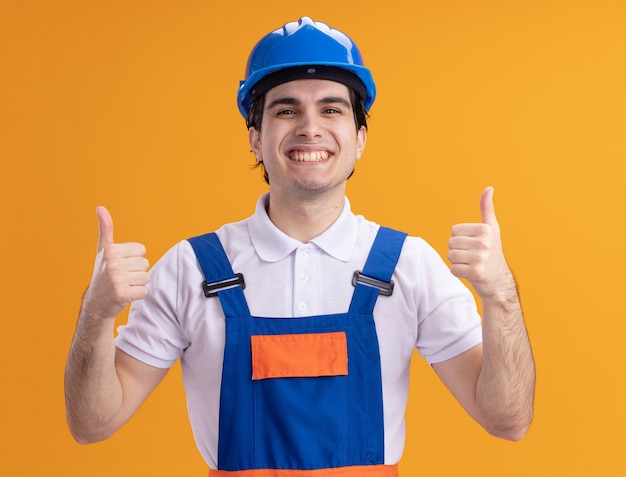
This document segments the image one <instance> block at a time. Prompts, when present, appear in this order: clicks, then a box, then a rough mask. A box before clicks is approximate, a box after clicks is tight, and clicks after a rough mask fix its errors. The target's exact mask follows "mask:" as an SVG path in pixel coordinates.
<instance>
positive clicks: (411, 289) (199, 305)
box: [116, 194, 482, 468]
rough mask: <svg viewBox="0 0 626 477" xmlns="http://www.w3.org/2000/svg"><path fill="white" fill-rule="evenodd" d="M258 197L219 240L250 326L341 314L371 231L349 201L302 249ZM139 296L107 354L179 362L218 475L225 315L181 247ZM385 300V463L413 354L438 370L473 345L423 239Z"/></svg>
mask: <svg viewBox="0 0 626 477" xmlns="http://www.w3.org/2000/svg"><path fill="white" fill-rule="evenodd" d="M267 198H268V195H267V194H265V195H263V196H261V197H260V198H259V200H258V202H257V207H256V212H255V214H254V215H252V216H251V217H249V218H248V219H246V220H243V221H241V222H237V223H232V224H227V225H224V226H223V227H222V228H220V229H219V230H218V231H217V235H218V237H219V238H220V241H221V242H222V245H223V247H224V250H225V251H226V254H227V255H228V257H229V260H230V262H231V264H232V267H233V270H234V272H235V273H243V275H244V279H245V282H246V288H245V290H244V295H245V297H246V300H247V302H248V306H249V308H250V312H251V314H252V316H262V317H293V318H294V319H295V318H300V317H305V316H312V315H326V314H335V313H345V312H347V311H348V308H349V304H350V300H351V298H352V293H353V291H354V287H353V286H352V275H353V273H354V271H355V270H362V269H363V265H364V263H365V260H366V258H367V255H368V253H369V250H370V248H371V246H372V244H373V242H374V238H375V236H376V233H377V231H378V228H379V226H378V225H377V224H375V223H373V222H370V221H368V220H366V219H365V218H363V217H362V216H356V215H354V214H353V213H352V212H351V210H350V203H349V201H348V199H347V198H346V200H345V206H344V209H343V211H342V213H341V215H340V216H339V218H338V219H337V220H336V221H335V223H334V224H333V225H332V226H331V227H330V228H329V229H328V230H326V231H325V232H324V233H323V234H322V235H320V236H319V237H316V238H315V239H313V240H311V241H310V242H309V243H301V242H299V241H297V240H295V239H293V238H291V237H289V236H287V235H285V234H284V233H283V232H281V231H280V230H279V229H278V228H276V227H275V226H274V225H273V224H272V222H271V221H270V219H269V217H268V215H267V213H266V209H265V204H266V201H267ZM150 274H151V279H150V283H149V284H148V288H149V292H148V296H147V297H146V298H145V299H143V300H141V301H137V302H135V303H133V306H132V307H131V310H130V314H129V319H128V324H127V325H125V326H121V327H120V328H119V335H118V337H117V340H116V344H117V346H118V347H119V348H120V349H121V350H123V351H124V352H126V353H128V354H130V355H131V356H133V357H135V358H136V359H138V360H140V361H142V362H144V363H147V364H149V365H151V366H155V367H159V368H169V367H170V366H172V365H173V364H174V363H175V362H176V360H177V359H180V360H181V366H182V372H183V381H184V385H185V390H186V393H187V407H188V412H189V418H190V421H191V425H192V428H193V432H194V436H195V439H196V443H197V445H198V449H199V451H200V453H201V454H202V456H203V457H204V459H205V461H206V463H207V464H208V465H209V467H211V468H216V467H217V442H218V424H219V423H218V421H219V396H220V383H221V375H222V362H223V353H224V330H225V324H224V314H223V312H222V309H221V305H220V302H219V299H217V298H206V297H205V296H204V293H203V290H202V286H201V284H202V281H203V280H204V277H203V275H202V271H201V270H200V266H199V264H198V262H197V260H196V257H195V254H194V252H193V250H192V248H191V245H189V243H188V242H187V241H182V242H180V243H179V244H177V245H175V246H174V247H173V248H172V249H170V250H169V251H168V252H167V253H166V254H165V255H164V256H163V257H162V258H161V259H160V260H159V261H158V262H157V263H156V264H155V265H154V267H153V268H152V270H151V271H150ZM393 280H394V282H395V288H394V291H393V295H392V296H390V297H385V296H380V297H379V298H378V301H377V303H376V307H375V309H374V319H375V323H376V331H377V334H378V340H379V345H380V354H381V367H382V383H383V402H384V408H385V409H384V420H385V430H384V432H385V464H395V463H397V462H398V461H399V460H400V457H401V455H402V451H403V448H404V440H405V422H404V412H405V407H406V402H407V396H408V390H409V364H410V359H411V356H412V354H413V351H414V349H415V348H416V347H417V349H418V351H419V353H420V354H421V356H423V357H424V358H425V359H426V360H427V361H428V362H429V363H436V362H440V361H445V360H447V359H450V358H452V357H454V356H457V355H459V354H461V353H463V352H464V351H467V350H468V349H470V348H472V347H474V346H476V345H477V344H479V343H480V342H481V340H482V330H481V324H480V317H479V315H478V313H477V310H476V304H475V302H474V298H473V296H472V294H471V292H470V291H469V290H468V289H467V288H466V287H465V286H464V285H463V284H462V283H461V282H460V280H458V279H457V278H455V277H454V276H453V275H452V274H451V273H450V271H449V269H448V267H447V266H446V265H445V263H444V262H443V260H441V258H440V257H439V255H438V254H437V252H436V251H435V250H434V249H433V248H432V247H430V246H429V245H428V244H427V243H426V242H425V241H424V240H422V239H420V238H416V237H407V239H406V241H405V243H404V247H403V249H402V253H401V255H400V260H399V262H398V265H397V267H396V270H395V272H394V274H393Z"/></svg>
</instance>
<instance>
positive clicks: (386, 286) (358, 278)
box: [352, 270, 394, 296]
mask: <svg viewBox="0 0 626 477" xmlns="http://www.w3.org/2000/svg"><path fill="white" fill-rule="evenodd" d="M357 283H362V284H363V285H367V286H369V287H374V288H378V292H379V293H380V294H381V295H383V296H391V295H392V294H393V286H394V283H393V280H391V281H389V282H383V281H382V280H377V279H376V278H372V277H368V276H366V275H363V272H361V270H357V271H356V272H354V275H352V286H355V287H356V285H357Z"/></svg>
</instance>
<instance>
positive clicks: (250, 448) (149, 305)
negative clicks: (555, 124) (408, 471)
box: [66, 17, 534, 477]
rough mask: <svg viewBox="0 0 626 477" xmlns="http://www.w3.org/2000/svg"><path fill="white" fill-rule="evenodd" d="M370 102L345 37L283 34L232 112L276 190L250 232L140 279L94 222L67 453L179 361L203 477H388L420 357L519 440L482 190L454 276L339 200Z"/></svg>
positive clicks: (498, 275)
mask: <svg viewBox="0 0 626 477" xmlns="http://www.w3.org/2000/svg"><path fill="white" fill-rule="evenodd" d="M375 94H376V90H375V86H374V82H373V80H372V77H371V74H370V72H369V70H367V69H366V68H365V67H364V66H363V63H362V59H361V55H360V54H359V52H358V50H357V48H356V46H355V45H354V44H353V43H352V42H351V41H350V40H349V38H348V37H346V36H345V35H344V34H343V33H341V32H339V31H337V30H334V29H331V28H329V27H328V26H327V25H325V24H323V23H316V22H313V21H312V20H311V19H309V18H306V17H305V18H301V19H300V20H299V21H298V22H293V23H288V24H286V25H285V26H284V27H283V28H281V29H279V30H276V31H274V32H272V33H270V34H269V35H267V36H266V37H264V38H263V39H262V40H261V41H260V42H259V43H258V44H257V46H256V47H255V49H254V50H253V51H252V53H251V55H250V59H249V62H248V71H247V74H246V80H244V81H242V84H241V87H240V91H239V96H238V101H239V108H240V111H241V112H242V114H243V115H244V117H246V119H247V121H248V126H249V140H250V145H251V148H252V150H253V152H254V154H255V155H256V158H257V161H258V162H259V164H261V165H262V167H263V168H264V170H265V175H266V180H267V181H268V183H269V184H270V192H269V193H268V194H265V195H264V196H262V197H261V198H260V199H259V201H258V203H257V208H256V212H255V214H254V215H253V216H252V217H250V218H248V219H246V220H244V221H242V222H239V223H233V224H228V225H225V226H223V227H222V228H220V229H219V230H218V231H217V232H216V233H215V234H208V235H205V236H201V237H195V238H193V239H190V240H188V241H183V242H181V243H179V244H178V245H176V246H175V247H174V248H172V249H171V250H170V251H169V252H167V253H166V254H165V256H164V257H163V258H162V259H161V260H160V261H159V262H158V263H157V264H156V265H155V266H154V268H153V269H152V270H151V272H150V276H149V275H148V272H147V269H148V263H147V261H146V260H145V258H144V257H143V256H144V253H145V248H144V247H143V246H142V245H141V244H136V243H125V244H117V243H115V242H114V240H113V222H112V219H111V217H110V215H109V214H108V212H107V211H106V209H104V208H102V207H99V208H98V209H97V214H98V221H99V230H100V231H99V241H98V254H97V257H96V262H95V266H94V272H93V276H92V280H91V283H90V285H89V288H88V289H87V292H86V293H85V296H84V298H83V304H82V308H81V312H80V318H79V321H78V325H77V329H76V334H75V338H74V342H73V344H72V348H71V350H70V355H69V358H68V364H67V373H66V397H67V414H68V421H69V424H70V428H71V430H72V433H73V435H74V437H75V438H76V439H77V440H78V441H79V442H85V443H86V442H94V441H98V440H102V439H105V438H107V437H108V436H110V435H111V434H113V433H114V432H115V431H116V430H117V429H118V428H119V427H121V426H122V425H123V424H124V423H125V422H126V420H127V419H129V418H130V417H131V416H132V414H133V413H134V412H135V411H136V410H137V408H138V407H139V406H140V405H141V403H142V402H143V401H144V399H145V398H146V397H147V396H148V395H149V394H150V392H151V391H152V390H153V389H154V388H155V387H156V386H157V385H158V383H159V382H160V381H161V379H162V378H163V377H164V376H165V374H166V372H167V369H168V368H169V367H170V366H171V365H172V364H174V363H175V361H176V360H177V359H180V360H181V364H182V369H183V379H184V383H185V388H186V391H187V395H188V406H189V411H190V419H191V423H192V427H193V430H194V435H195V438H196V442H197V445H198V447H199V450H200V452H201V454H202V455H203V457H204V458H205V460H206V462H207V464H208V465H209V467H210V468H211V469H212V470H211V475H214V476H258V475H263V476H280V475H289V476H303V477H304V476H318V475H319V476H324V475H329V474H332V475H334V476H335V475H337V476H339V475H342V476H343V475H346V476H348V475H350V476H352V475H359V476H361V475H372V476H380V477H387V476H397V475H398V474H397V462H398V461H399V459H400V457H401V453H402V450H403V446H404V428H405V423H404V411H405V406H406V400H407V394H408V376H409V364H410V358H411V355H412V353H413V350H414V349H415V347H416V346H417V348H418V350H419V351H420V353H421V355H422V356H423V357H424V358H425V359H427V360H428V362H429V363H431V364H432V366H433V369H434V370H435V372H436V373H437V374H438V375H439V376H440V378H441V379H442V380H443V382H444V383H445V384H446V386H447V387H448V388H449V389H450V391H451V392H452V393H453V394H454V396H455V397H456V398H457V399H458V400H459V402H460V403H461V404H462V406H463V407H464V408H465V409H466V410H467V412H468V413H469V414H470V415H471V416H472V417H473V418H474V419H475V420H476V421H477V422H478V423H479V424H481V425H482V426H483V427H484V428H485V429H486V430H487V431H488V432H490V433H492V434H493V435H496V436H498V437H502V438H506V439H520V438H521V437H523V435H524V434H525V432H526V430H527V428H528V426H529V424H530V422H531V419H532V412H533V408H532V406H533V396H534V362H533V358H532V352H531V349H530V344H529V341H528V336H527V333H526V329H525V325H524V319H523V315H522V311H521V308H520V303H519V299H518V295H517V290H516V284H515V280H514V278H513V276H512V274H511V272H510V270H509V268H508V266H507V264H506V261H505V258H504V255H503V252H502V247H501V241H500V233H499V227H498V222H497V220H496V216H495V212H494V207H493V202H492V194H493V190H492V189H491V188H487V189H486V190H485V191H484V192H483V195H482V198H481V205H480V207H481V212H482V217H483V221H482V223H479V224H459V225H456V226H454V227H453V229H452V238H451V239H450V241H449V246H450V251H449V253H448V259H449V261H450V262H451V264H452V265H451V269H450V270H449V269H448V268H447V267H446V266H445V264H444V263H443V261H442V260H441V259H440V258H439V257H438V256H437V254H436V253H435V252H434V250H433V249H432V248H431V247H429V246H428V245H427V244H426V243H425V242H424V241H423V240H421V239H419V238H415V237H406V236H405V234H402V233H399V232H395V231H392V230H389V229H386V228H384V227H379V226H378V225H377V224H375V223H372V222H370V221H368V220H366V219H365V218H363V217H362V216H355V215H354V214H353V213H352V212H351V211H350V204H349V202H348V200H347V198H346V197H345V191H346V181H347V179H348V178H349V177H350V175H351V174H352V171H353V169H354V166H355V163H356V161H357V160H358V159H359V158H360V157H361V154H362V153H363V150H364V148H365V144H366V138H367V125H366V119H365V118H366V111H367V110H368V109H369V107H370V106H371V105H372V103H373V101H374V98H375ZM455 276H456V277H461V278H466V279H467V280H469V281H470V282H471V284H472V286H473V287H474V289H475V291H476V293H477V294H478V295H479V296H480V298H481V299H482V306H483V312H484V313H483V318H482V324H481V319H480V317H479V316H478V315H477V313H476V307H475V303H474V301H473V298H472V295H471V293H470V292H469V290H467V289H466V288H465V287H464V286H463V285H462V284H461V282H460V281H459V280H458V279H457V278H456V277H455ZM148 280H150V282H149V283H148ZM131 301H134V303H133V306H132V307H131V312H130V316H129V322H128V325H126V326H125V327H122V328H121V329H120V333H119V336H118V338H117V340H114V338H113V324H114V320H115V317H116V316H117V315H118V314H119V313H120V312H121V311H122V310H123V309H124V307H125V306H126V305H127V304H128V303H130V302H131Z"/></svg>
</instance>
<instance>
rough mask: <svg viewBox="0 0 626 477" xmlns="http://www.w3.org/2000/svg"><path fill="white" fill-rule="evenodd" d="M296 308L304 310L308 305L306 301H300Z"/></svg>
mask: <svg viewBox="0 0 626 477" xmlns="http://www.w3.org/2000/svg"><path fill="white" fill-rule="evenodd" d="M298 308H299V309H300V311H306V309H307V308H308V307H307V306H306V303H300V305H298Z"/></svg>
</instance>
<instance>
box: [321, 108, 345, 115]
mask: <svg viewBox="0 0 626 477" xmlns="http://www.w3.org/2000/svg"><path fill="white" fill-rule="evenodd" d="M340 113H341V110H339V109H337V108H326V109H325V110H324V114H340Z"/></svg>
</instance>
